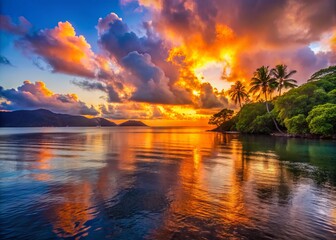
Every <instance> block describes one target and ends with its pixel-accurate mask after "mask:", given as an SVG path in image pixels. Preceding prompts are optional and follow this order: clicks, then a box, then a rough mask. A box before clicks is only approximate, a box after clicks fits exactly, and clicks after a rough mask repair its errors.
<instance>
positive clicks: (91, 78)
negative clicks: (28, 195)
mask: <svg viewBox="0 0 336 240" xmlns="http://www.w3.org/2000/svg"><path fill="white" fill-rule="evenodd" d="M99 2H100V1H99ZM99 4H101V6H100V5H99ZM97 5H99V7H97V10H96V11H95V9H94V6H88V5H87V4H85V6H83V12H87V11H89V12H90V16H88V18H87V19H86V17H87V16H85V14H83V15H81V16H78V15H77V14H72V13H71V12H76V11H78V6H76V4H71V5H70V6H69V8H68V9H67V11H66V12H64V13H63V11H62V10H61V9H62V4H61V3H60V4H55V11H56V12H57V9H58V10H59V14H58V16H56V15H54V14H53V15H52V16H51V17H49V16H48V19H45V18H46V17H47V15H43V16H39V14H38V11H36V10H31V11H30V12H29V11H28V10H27V12H26V14H23V13H22V12H20V11H17V10H16V7H15V4H14V5H13V3H11V2H10V1H5V2H4V3H3V7H2V10H1V24H0V30H1V39H2V40H1V45H2V46H1V64H0V68H1V74H0V77H1V82H0V83H1V84H0V86H1V88H0V109H1V110H18V109H38V108H46V109H49V110H51V111H54V112H57V113H71V114H80V115H85V116H101V117H105V118H108V119H111V120H120V119H141V120H144V121H148V122H153V123H155V125H163V126H164V125H166V124H167V123H173V124H174V122H176V124H177V125H179V123H178V122H180V123H182V122H183V121H186V120H193V121H194V122H197V124H201V125H204V124H206V122H207V119H208V118H209V116H210V115H212V114H213V113H215V112H218V111H219V110H221V109H223V108H231V109H237V108H238V105H237V104H235V103H234V102H233V101H232V100H231V99H230V97H229V95H228V90H229V89H230V87H231V85H233V84H234V82H235V81H238V80H239V81H241V82H242V83H244V84H245V85H246V86H249V83H250V79H251V77H252V75H253V72H254V71H255V69H256V68H257V67H259V66H261V65H266V66H271V67H273V66H275V65H276V64H280V63H281V64H282V63H283V64H287V65H288V66H290V67H291V68H292V69H296V70H297V71H298V73H297V75H296V79H297V80H298V82H299V84H302V83H304V81H306V79H308V77H309V76H310V75H311V74H312V73H313V72H315V71H316V70H318V69H321V68H323V67H327V66H329V65H331V64H335V63H336V37H335V36H336V34H335V33H336V30H335V27H334V26H335V25H336V12H335V2H334V1H333V0H322V1H311V3H310V4H305V1H301V0H295V1H289V2H287V1H274V2H273V1H266V0H265V1H261V2H260V3H259V4H255V5H253V4H252V5H253V6H252V5H251V3H250V2H249V1H245V0H239V1H233V2H232V1H228V0H225V1H214V0H211V1H192V0H178V1H165V0H153V1H150V0H119V1H114V2H113V3H111V4H107V3H105V2H104V3H103V2H101V3H98V4H97ZM30 8H31V9H33V8H36V9H40V8H41V11H42V8H43V10H44V7H43V6H40V5H39V3H38V2H37V1H32V3H31V6H30ZM302 9H304V11H303V10H302ZM260 12H263V13H266V12H267V14H260ZM298 12H300V14H298ZM315 19H320V21H318V23H317V21H315ZM304 69H305V70H304Z"/></svg>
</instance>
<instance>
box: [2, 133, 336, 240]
mask: <svg viewBox="0 0 336 240" xmlns="http://www.w3.org/2000/svg"><path fill="white" fill-rule="evenodd" d="M25 131H27V130H25ZM34 131H35V132H34V133H28V132H27V133H26V134H18V132H17V130H16V129H14V130H13V133H12V134H11V132H10V130H5V131H4V132H3V133H2V134H1V133H0V154H1V160H0V170H1V180H0V183H1V189H0V194H1V196H2V197H1V198H0V210H1V211H0V221H1V222H2V223H3V224H1V226H0V228H1V229H0V232H1V233H0V234H1V236H0V237H1V238H3V239H13V238H22V239H34V238H36V239H51V238H89V239H92V238H95V239H115V238H118V239H144V238H145V239H223V238H238V239H244V238H246V239H267V238H278V239H289V238H301V239H316V238H322V239H332V238H333V237H334V236H335V234H336V227H335V225H336V224H335V223H336V213H335V209H336V187H335V185H336V178H335V176H336V158H335V156H336V143H335V142H333V141H315V140H300V139H285V138H271V137H262V136H239V135H235V134H218V133H211V132H205V131H204V129H199V128H123V129H120V128H110V129H109V128H99V129H92V128H76V129H71V128H64V129H62V128H60V129H45V128H44V129H41V132H40V133H39V132H38V131H37V130H36V129H34Z"/></svg>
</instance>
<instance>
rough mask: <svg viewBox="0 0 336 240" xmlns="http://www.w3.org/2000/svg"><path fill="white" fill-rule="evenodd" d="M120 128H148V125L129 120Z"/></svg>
mask: <svg viewBox="0 0 336 240" xmlns="http://www.w3.org/2000/svg"><path fill="white" fill-rule="evenodd" d="M119 126H120V127H147V125H146V124H144V123H143V122H140V121H135V120H128V121H126V122H123V123H121V124H119Z"/></svg>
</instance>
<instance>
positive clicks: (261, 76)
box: [250, 66, 275, 102]
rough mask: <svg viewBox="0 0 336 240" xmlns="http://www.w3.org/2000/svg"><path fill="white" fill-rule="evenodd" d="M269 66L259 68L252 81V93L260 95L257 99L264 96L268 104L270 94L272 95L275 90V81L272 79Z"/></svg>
mask: <svg viewBox="0 0 336 240" xmlns="http://www.w3.org/2000/svg"><path fill="white" fill-rule="evenodd" d="M268 68H269V67H268V66H267V67H266V66H261V67H260V68H258V69H257V70H256V71H255V72H254V74H253V78H252V79H251V83H250V86H251V88H250V92H251V93H253V94H258V95H257V99H259V98H260V96H261V95H262V94H263V95H264V97H265V100H266V102H267V96H268V94H271V93H272V91H273V90H274V86H275V79H274V78H273V77H272V75H271V72H270V71H269V69H268Z"/></svg>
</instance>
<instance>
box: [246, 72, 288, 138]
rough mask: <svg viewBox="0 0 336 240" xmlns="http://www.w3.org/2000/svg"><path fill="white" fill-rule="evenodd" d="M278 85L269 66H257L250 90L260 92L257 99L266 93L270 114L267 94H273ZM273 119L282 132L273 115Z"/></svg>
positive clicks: (254, 92)
mask: <svg viewBox="0 0 336 240" xmlns="http://www.w3.org/2000/svg"><path fill="white" fill-rule="evenodd" d="M276 85H277V84H276V81H275V78H273V76H272V74H271V71H270V70H269V67H268V66H267V67H266V66H261V67H260V68H257V70H256V71H255V72H254V74H253V77H252V79H251V83H250V86H251V88H250V92H252V93H253V94H258V95H257V99H258V98H260V96H261V95H262V94H263V95H264V97H265V103H266V109H267V112H268V113H269V114H271V113H270V110H269V107H268V102H267V96H268V94H271V93H272V92H273V91H274V89H275V87H276ZM271 117H272V115H271ZM272 120H273V122H274V125H275V127H276V129H277V130H278V131H279V132H281V133H282V131H281V130H280V128H279V126H278V124H277V122H276V121H275V119H274V118H273V117H272Z"/></svg>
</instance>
